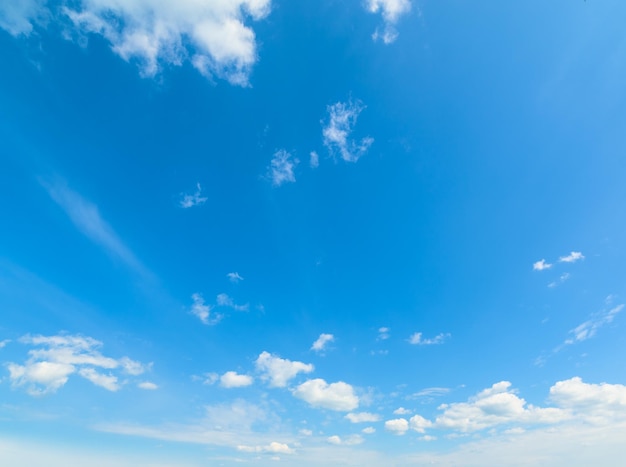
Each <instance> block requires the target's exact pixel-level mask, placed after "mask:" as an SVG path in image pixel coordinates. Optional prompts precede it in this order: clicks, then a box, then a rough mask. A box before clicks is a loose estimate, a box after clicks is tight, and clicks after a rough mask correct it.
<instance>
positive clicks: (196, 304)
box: [189, 293, 222, 325]
mask: <svg viewBox="0 0 626 467" xmlns="http://www.w3.org/2000/svg"><path fill="white" fill-rule="evenodd" d="M191 299H192V300H193V304H192V305H191V309H190V310H189V312H190V313H191V314H192V315H195V316H197V317H198V318H199V319H200V321H202V322H203V323H204V324H206V325H213V324H217V323H218V322H219V321H220V319H222V316H221V315H219V314H218V315H215V316H213V317H211V309H212V306H211V305H207V304H206V303H204V298H203V297H202V294H199V293H195V294H193V295H192V296H191Z"/></svg>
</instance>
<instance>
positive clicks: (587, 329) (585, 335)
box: [565, 304, 624, 344]
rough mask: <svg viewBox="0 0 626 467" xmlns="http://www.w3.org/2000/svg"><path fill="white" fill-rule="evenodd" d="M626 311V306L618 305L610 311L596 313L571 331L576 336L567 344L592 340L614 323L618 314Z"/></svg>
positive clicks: (567, 341) (568, 340) (566, 342)
mask: <svg viewBox="0 0 626 467" xmlns="http://www.w3.org/2000/svg"><path fill="white" fill-rule="evenodd" d="M623 309H624V305H623V304H622V305H617V306H615V307H613V308H611V309H609V310H603V311H601V312H599V313H595V314H594V315H592V316H591V318H590V319H589V320H587V321H585V322H584V323H582V324H579V325H578V326H576V327H575V328H574V329H572V330H571V331H570V334H573V335H574V336H573V337H572V338H570V339H567V340H566V341H565V344H574V343H576V342H582V341H584V340H587V339H590V338H592V337H593V336H595V335H596V333H597V332H598V329H600V328H601V327H603V326H605V325H607V324H610V323H612V322H613V320H614V319H615V317H616V316H617V314H618V313H619V312H620V311H622V310H623Z"/></svg>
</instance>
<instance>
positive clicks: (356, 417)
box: [345, 412, 380, 423]
mask: <svg viewBox="0 0 626 467" xmlns="http://www.w3.org/2000/svg"><path fill="white" fill-rule="evenodd" d="M345 418H346V419H347V420H350V422H352V423H371V422H378V421H380V415H378V414H375V413H369V412H357V413H349V414H348V415H346V416H345Z"/></svg>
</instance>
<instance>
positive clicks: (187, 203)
mask: <svg viewBox="0 0 626 467" xmlns="http://www.w3.org/2000/svg"><path fill="white" fill-rule="evenodd" d="M207 199H208V198H207V197H205V196H202V187H201V186H200V184H199V183H198V184H197V185H196V191H195V192H193V193H191V194H189V193H183V194H182V195H181V199H180V202H179V205H180V207H181V208H183V209H189V208H192V207H194V206H200V205H202V204H204V203H206V201H207Z"/></svg>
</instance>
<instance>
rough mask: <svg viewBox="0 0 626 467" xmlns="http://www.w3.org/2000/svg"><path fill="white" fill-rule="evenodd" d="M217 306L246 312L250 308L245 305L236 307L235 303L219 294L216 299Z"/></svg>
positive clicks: (226, 296)
mask: <svg viewBox="0 0 626 467" xmlns="http://www.w3.org/2000/svg"><path fill="white" fill-rule="evenodd" d="M216 303H217V306H225V307H228V308H232V309H233V310H235V311H248V309H249V308H250V304H249V303H246V304H245V305H237V304H236V303H235V301H234V300H233V299H232V298H231V297H230V296H228V295H227V294H225V293H221V294H219V295H218V296H217V298H216Z"/></svg>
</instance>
